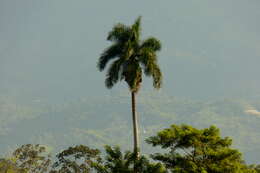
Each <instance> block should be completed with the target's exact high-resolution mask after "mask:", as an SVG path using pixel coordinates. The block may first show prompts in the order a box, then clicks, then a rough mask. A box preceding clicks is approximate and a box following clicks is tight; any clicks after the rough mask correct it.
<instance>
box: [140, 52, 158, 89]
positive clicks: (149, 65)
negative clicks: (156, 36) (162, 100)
mask: <svg viewBox="0 0 260 173" xmlns="http://www.w3.org/2000/svg"><path fill="white" fill-rule="evenodd" d="M139 60H140V62H141V64H142V65H143V68H144V74H145V75H146V76H152V78H153V86H154V88H156V89H159V88H161V85H162V73H161V70H160V68H159V66H158V64H157V56H156V53H155V51H153V50H152V49H150V48H143V49H142V51H141V52H140V56H139Z"/></svg>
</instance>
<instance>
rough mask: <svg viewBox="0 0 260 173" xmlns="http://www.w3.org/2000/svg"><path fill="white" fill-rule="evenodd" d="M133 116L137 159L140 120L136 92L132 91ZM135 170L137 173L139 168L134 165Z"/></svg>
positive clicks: (137, 155) (137, 156)
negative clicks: (138, 118)
mask: <svg viewBox="0 0 260 173" xmlns="http://www.w3.org/2000/svg"><path fill="white" fill-rule="evenodd" d="M131 94H132V118H133V135H134V153H135V154H136V159H138V158H139V155H140V152H139V148H140V147H139V132H138V121H137V114H136V109H135V108H136V105H135V92H132V93H131ZM134 172H135V173H136V172H137V170H136V168H135V166H134Z"/></svg>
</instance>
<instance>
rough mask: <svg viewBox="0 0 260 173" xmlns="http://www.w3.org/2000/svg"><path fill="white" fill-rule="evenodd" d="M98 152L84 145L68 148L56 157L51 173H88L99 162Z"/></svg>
mask: <svg viewBox="0 0 260 173" xmlns="http://www.w3.org/2000/svg"><path fill="white" fill-rule="evenodd" d="M99 154H100V151H99V150H97V149H91V148H89V147H87V146H84V145H78V146H75V147H69V148H68V149H66V150H64V151H62V152H61V153H59V154H58V155H57V158H58V161H57V162H55V163H54V165H53V170H52V171H51V173H89V172H91V170H92V169H91V167H92V165H93V164H94V163H95V164H97V163H99V162H100V161H101V158H100V155H99Z"/></svg>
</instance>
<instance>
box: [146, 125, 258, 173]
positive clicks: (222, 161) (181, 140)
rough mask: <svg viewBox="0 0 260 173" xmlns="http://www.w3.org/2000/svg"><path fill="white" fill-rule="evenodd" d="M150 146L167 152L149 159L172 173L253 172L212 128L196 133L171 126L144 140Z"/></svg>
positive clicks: (186, 127) (186, 128) (226, 140)
mask: <svg viewBox="0 0 260 173" xmlns="http://www.w3.org/2000/svg"><path fill="white" fill-rule="evenodd" d="M147 142H148V143H150V144H152V145H153V146H161V147H162V148H163V149H167V151H168V152H167V153H156V154H153V155H152V158H153V159H155V160H158V161H161V162H163V163H164V164H165V166H166V167H167V168H168V169H169V170H171V171H172V172H174V173H223V172H225V173H254V172H255V171H254V170H252V169H249V168H248V167H247V166H246V165H245V164H244V163H243V160H242V159H241V154H240V153H239V152H238V151H237V150H235V149H232V148H230V146H231V144H232V140H231V139H230V138H227V137H226V138H221V137H220V134H219V130H218V129H217V128H216V127H214V126H211V127H209V128H206V129H202V130H198V129H195V128H193V127H191V126H187V125H181V126H178V125H172V126H171V127H170V128H168V129H165V130H162V131H160V132H158V134H157V135H156V136H152V137H150V138H148V139H147Z"/></svg>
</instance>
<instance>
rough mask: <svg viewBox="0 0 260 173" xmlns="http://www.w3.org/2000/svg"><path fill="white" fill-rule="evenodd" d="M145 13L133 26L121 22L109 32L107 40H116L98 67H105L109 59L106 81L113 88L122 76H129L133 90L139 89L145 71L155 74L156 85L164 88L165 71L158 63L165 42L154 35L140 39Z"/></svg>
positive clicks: (126, 80)
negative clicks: (163, 73)
mask: <svg viewBox="0 0 260 173" xmlns="http://www.w3.org/2000/svg"><path fill="white" fill-rule="evenodd" d="M140 35H141V17H139V18H137V20H136V21H135V23H134V24H133V25H131V26H126V25H124V24H121V23H119V24H117V25H115V26H114V28H113V29H112V31H110V32H109V33H108V37H107V40H108V41H111V42H113V44H112V45H111V46H110V47H108V48H107V49H105V50H104V52H103V53H102V54H101V56H100V58H99V61H98V65H97V67H98V69H99V70H100V71H102V70H104V69H105V67H106V65H107V63H108V62H109V61H111V60H113V62H112V64H111V65H110V67H109V69H108V71H107V75H106V80H105V84H106V86H107V88H111V87H113V86H114V84H116V83H117V82H118V81H119V80H125V82H127V84H128V86H129V89H130V90H131V91H132V92H137V91H138V90H139V88H140V84H141V82H142V73H143V70H144V74H145V75H147V76H152V78H153V86H154V87H155V88H160V87H161V84H162V74H161V71H160V68H159V66H158V64H157V55H156V52H157V51H159V50H160V49H161V43H160V41H159V40H157V39H156V38H153V37H150V38H148V39H146V40H144V41H140Z"/></svg>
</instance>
